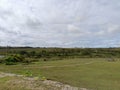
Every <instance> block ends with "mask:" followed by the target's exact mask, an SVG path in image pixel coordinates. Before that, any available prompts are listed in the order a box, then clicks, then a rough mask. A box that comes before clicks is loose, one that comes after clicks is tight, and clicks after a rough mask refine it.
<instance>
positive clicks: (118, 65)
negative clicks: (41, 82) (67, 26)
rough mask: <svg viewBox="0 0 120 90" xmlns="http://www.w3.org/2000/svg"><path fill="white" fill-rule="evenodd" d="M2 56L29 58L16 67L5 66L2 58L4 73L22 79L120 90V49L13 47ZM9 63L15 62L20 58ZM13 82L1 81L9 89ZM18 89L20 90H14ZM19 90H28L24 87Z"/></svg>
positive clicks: (3, 50)
mask: <svg viewBox="0 0 120 90" xmlns="http://www.w3.org/2000/svg"><path fill="white" fill-rule="evenodd" d="M0 54H1V55H2V56H5V57H6V56H10V55H11V54H13V55H15V54H17V55H18V56H20V55H21V56H22V57H24V58H25V59H23V61H22V62H21V61H20V62H14V63H15V64H14V65H7V64H5V62H4V60H3V59H4V58H0V72H4V73H13V74H18V75H26V73H27V74H28V76H31V77H44V78H45V79H47V80H52V81H58V82H61V83H63V84H68V85H71V86H74V87H79V88H87V89H88V90H120V85H119V83H120V70H119V69H120V60H119V59H120V58H119V57H120V49H119V48H104V49H102V48H101V49H100V48H98V49H97V48H94V49H91V48H10V47H9V48H1V49H0ZM8 59H11V60H12V61H13V59H16V56H15V58H13V56H12V58H11V57H10V58H8ZM20 59H21V57H20ZM24 60H25V61H24ZM26 62H27V63H26ZM28 62H29V63H28ZM14 78H15V77H14ZM9 79H11V78H10V77H9V78H8V77H6V78H0V80H1V81H0V87H1V88H7V86H8V85H7V84H6V85H4V84H3V83H4V82H5V81H8V80H9ZM20 85H21V84H20ZM12 88H13V87H12ZM17 88H18V86H16V87H14V88H13V89H12V90H17ZM19 89H20V90H22V89H23V90H27V89H26V88H23V87H21V88H19ZM8 90H9V89H8ZM10 90H11V89H10ZM45 90H52V89H50V88H48V89H45Z"/></svg>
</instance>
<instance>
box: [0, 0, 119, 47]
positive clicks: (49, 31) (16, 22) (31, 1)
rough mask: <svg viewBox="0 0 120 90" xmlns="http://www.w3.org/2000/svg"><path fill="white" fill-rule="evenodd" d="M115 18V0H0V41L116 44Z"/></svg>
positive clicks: (117, 5) (46, 43)
mask: <svg viewBox="0 0 120 90" xmlns="http://www.w3.org/2000/svg"><path fill="white" fill-rule="evenodd" d="M119 20H120V1H118V0H111V1H109V0H100V1H98V0H91V1H90V0H75V1H74V0H60V1H58V0H37V1H35V0H19V1H18V0H0V45H19V46H20V45H25V46H26V45H27V46H43V47H44V46H63V47H64V46H65V47H67V46H69V47H70V46H71V47H74V46H78V47H80V46H97V44H96V43H97V42H98V44H99V45H101V46H104V44H105V43H104V42H106V41H107V40H108V41H109V39H111V40H113V42H114V44H117V42H115V41H117V40H118V38H120V37H119V33H120V30H119V27H120V26H119V24H120V21H119ZM101 38H102V39H101ZM96 41H97V42H96ZM118 41H119V40H118ZM108 43H110V42H108ZM110 45H111V46H112V45H113V44H110Z"/></svg>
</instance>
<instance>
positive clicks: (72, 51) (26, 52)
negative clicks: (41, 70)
mask: <svg viewBox="0 0 120 90" xmlns="http://www.w3.org/2000/svg"><path fill="white" fill-rule="evenodd" d="M0 54H20V55H22V56H24V57H30V58H52V57H59V58H66V57H79V58H94V57H99V58H104V57H120V48H31V47H26V48H25V47H22V48H20V47H19V48H17V47H15V48H11V47H8V48H0Z"/></svg>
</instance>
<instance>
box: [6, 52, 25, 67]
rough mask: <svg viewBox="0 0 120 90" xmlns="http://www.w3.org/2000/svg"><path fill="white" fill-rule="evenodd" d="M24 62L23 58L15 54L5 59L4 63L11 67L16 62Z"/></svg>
mask: <svg viewBox="0 0 120 90" xmlns="http://www.w3.org/2000/svg"><path fill="white" fill-rule="evenodd" d="M24 60H25V58H24V57H22V56H21V55H19V54H15V55H10V56H8V57H6V58H5V63H6V65H13V64H15V63H17V62H23V61H24Z"/></svg>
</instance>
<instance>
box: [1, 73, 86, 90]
mask: <svg viewBox="0 0 120 90" xmlns="http://www.w3.org/2000/svg"><path fill="white" fill-rule="evenodd" d="M8 76H9V77H15V78H14V79H12V80H9V81H7V84H9V87H13V86H17V87H25V88H27V89H30V90H88V89H86V88H78V87H72V86H70V85H66V84H63V83H60V82H57V81H51V80H44V81H41V80H39V79H37V80H36V79H35V77H33V78H30V77H25V76H23V75H16V74H11V73H3V72H1V73H0V78H3V77H8Z"/></svg>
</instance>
